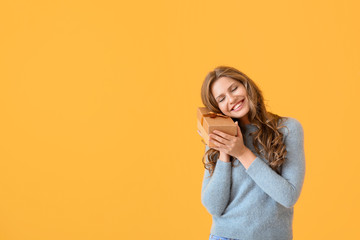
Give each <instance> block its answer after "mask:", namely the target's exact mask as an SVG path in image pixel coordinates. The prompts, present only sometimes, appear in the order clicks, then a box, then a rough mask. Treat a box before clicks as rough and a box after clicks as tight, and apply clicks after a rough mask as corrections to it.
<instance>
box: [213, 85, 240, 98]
mask: <svg viewBox="0 0 360 240" xmlns="http://www.w3.org/2000/svg"><path fill="white" fill-rule="evenodd" d="M234 84H236V83H233V84H231V85H230V86H229V87H228V90H229V89H230V88H231V87H232V85H234ZM222 95H224V94H223V93H222V94H220V95H219V96H217V97H216V98H215V99H218V98H219V97H221V96H222Z"/></svg>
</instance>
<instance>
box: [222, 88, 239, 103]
mask: <svg viewBox="0 0 360 240" xmlns="http://www.w3.org/2000/svg"><path fill="white" fill-rule="evenodd" d="M237 88H238V87H235V88H233V89H232V90H231V91H232V92H233V91H235V90H236V89H237ZM224 99H225V98H224V97H223V98H222V99H221V100H220V101H219V102H222V101H223V100H224Z"/></svg>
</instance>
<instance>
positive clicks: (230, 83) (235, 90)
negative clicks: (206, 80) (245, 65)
mask: <svg viewBox="0 0 360 240" xmlns="http://www.w3.org/2000/svg"><path fill="white" fill-rule="evenodd" d="M211 92H212V94H213V96H214V98H215V100H216V102H217V103H218V106H219V108H220V110H221V112H222V113H223V114H224V115H227V116H230V117H232V118H237V119H240V118H242V119H241V122H242V123H244V124H247V123H249V120H248V117H247V114H248V112H249V101H248V95H247V92H246V89H245V87H244V85H242V84H241V83H240V82H238V81H236V80H234V79H232V78H229V77H221V78H219V79H217V80H216V81H215V82H214V83H213V84H212V86H211ZM239 103H240V107H239Z"/></svg>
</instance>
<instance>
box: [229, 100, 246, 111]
mask: <svg viewBox="0 0 360 240" xmlns="http://www.w3.org/2000/svg"><path fill="white" fill-rule="evenodd" d="M244 101H245V99H243V100H241V101H240V102H238V103H237V104H236V105H235V106H234V108H233V109H231V111H236V110H238V109H239V108H241V107H242V105H243V103H244Z"/></svg>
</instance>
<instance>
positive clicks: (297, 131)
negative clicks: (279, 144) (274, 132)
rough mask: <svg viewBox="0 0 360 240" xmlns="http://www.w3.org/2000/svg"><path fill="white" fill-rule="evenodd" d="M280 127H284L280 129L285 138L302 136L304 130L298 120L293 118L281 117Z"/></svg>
mask: <svg viewBox="0 0 360 240" xmlns="http://www.w3.org/2000/svg"><path fill="white" fill-rule="evenodd" d="M280 126H284V127H283V128H281V129H280V131H282V133H283V134H284V135H285V136H288V135H289V134H290V135H303V133H304V129H303V127H302V124H301V123H300V121H299V120H297V119H296V118H293V117H282V122H281V123H280Z"/></svg>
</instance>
